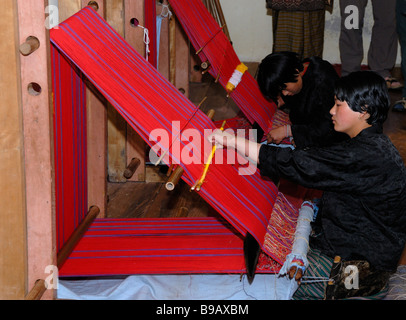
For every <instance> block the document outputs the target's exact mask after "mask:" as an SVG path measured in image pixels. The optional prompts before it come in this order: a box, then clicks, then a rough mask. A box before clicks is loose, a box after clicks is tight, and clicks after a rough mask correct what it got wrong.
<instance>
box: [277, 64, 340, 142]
mask: <svg viewBox="0 0 406 320" xmlns="http://www.w3.org/2000/svg"><path fill="white" fill-rule="evenodd" d="M303 62H309V66H308V68H307V70H306V72H305V74H304V75H303V87H302V90H301V91H300V92H299V93H298V94H296V95H294V96H285V97H283V100H284V101H285V107H286V108H287V109H288V110H289V119H290V121H291V123H292V127H291V129H292V135H293V139H294V142H295V145H296V147H297V148H305V147H310V146H327V145H330V144H331V143H335V142H339V141H343V140H347V139H348V136H347V135H345V134H343V133H338V132H336V131H335V130H334V126H333V123H332V121H331V115H330V110H331V108H332V107H333V106H334V85H335V82H336V80H337V79H338V78H339V77H338V75H337V72H336V71H335V69H334V68H333V66H332V65H331V64H330V63H329V62H327V61H325V60H322V59H321V58H318V57H312V58H309V59H306V60H304V61H303Z"/></svg>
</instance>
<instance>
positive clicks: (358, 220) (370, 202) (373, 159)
mask: <svg viewBox="0 0 406 320" xmlns="http://www.w3.org/2000/svg"><path fill="white" fill-rule="evenodd" d="M335 96H336V100H335V105H334V106H333V107H332V109H331V110H330V114H331V118H332V123H333V125H334V129H335V130H336V131H337V132H343V133H345V134H347V135H348V136H349V138H350V139H349V140H347V141H343V142H340V143H337V144H332V145H330V146H327V147H312V148H304V149H296V150H291V149H289V148H278V147H272V146H268V145H259V144H257V143H255V142H251V141H248V140H245V139H243V138H241V137H236V136H234V135H232V134H229V133H227V132H221V131H219V130H217V131H215V132H214V133H213V134H212V135H210V136H209V141H214V142H215V143H216V145H217V146H218V147H223V146H224V147H227V148H235V149H236V150H237V151H238V152H240V153H242V154H243V155H245V156H246V157H247V158H249V159H250V160H251V161H253V162H256V163H257V164H258V168H259V170H260V172H261V175H263V176H268V177H271V178H278V177H283V178H285V179H288V180H291V181H293V182H295V183H298V184H301V185H303V186H305V187H308V188H315V189H319V190H322V191H323V196H322V198H321V202H320V206H319V213H318V216H317V221H316V223H315V225H314V226H313V232H312V235H311V236H310V241H309V244H310V251H309V253H308V257H309V256H313V258H314V259H309V263H310V265H309V267H308V269H307V271H306V272H310V271H309V270H310V269H312V268H313V269H314V268H316V266H315V265H312V264H311V261H320V259H324V260H325V261H327V263H328V264H329V265H330V266H331V265H332V263H333V258H334V257H335V256H340V257H341V259H342V260H344V261H355V260H356V261H358V263H359V262H363V263H361V265H362V266H363V274H362V277H361V278H360V280H359V289H358V290H349V289H346V288H344V287H342V288H341V291H340V294H338V298H346V297H351V296H369V295H372V294H376V293H378V292H381V291H382V290H383V289H384V288H385V286H386V285H387V282H388V279H389V276H390V274H391V273H392V272H394V271H396V268H397V264H398V261H399V259H400V256H401V254H402V251H403V248H404V247H405V241H406V169H405V165H404V163H403V161H402V158H401V157H400V155H399V153H398V151H397V150H396V148H395V147H394V146H393V144H392V143H391V141H390V140H389V138H388V137H387V136H385V135H384V134H383V131H382V127H383V123H384V121H385V120H386V118H387V113H388V110H389V106H390V102H389V97H388V92H387V87H386V83H385V81H384V80H383V78H382V77H380V76H379V75H377V74H375V73H373V72H370V71H360V72H355V73H352V74H350V75H348V76H346V77H343V78H342V79H340V80H338V81H337V84H336V88H335ZM324 260H323V261H324ZM357 265H360V264H357ZM365 266H367V268H366V269H365ZM312 272H315V274H317V271H314V270H313V271H312ZM325 276H327V277H329V274H327V275H325ZM318 285H320V284H318ZM309 286H311V284H306V285H305V284H302V285H301V286H300V287H299V289H298V291H297V293H296V295H295V296H298V294H299V293H300V292H302V293H303V292H311V295H313V296H312V297H309V296H307V298H315V299H317V298H323V296H324V289H325V287H326V286H327V284H325V285H324V286H323V287H322V288H320V287H319V290H306V288H309ZM316 291H318V294H317V293H315V292H316ZM337 292H338V291H337ZM336 298H337V296H336Z"/></svg>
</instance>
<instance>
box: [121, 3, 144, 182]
mask: <svg viewBox="0 0 406 320" xmlns="http://www.w3.org/2000/svg"><path fill="white" fill-rule="evenodd" d="M132 19H137V20H138V22H139V24H140V25H142V26H143V25H144V1H134V0H124V38H125V40H126V41H127V42H128V43H129V44H130V45H131V46H132V47H133V48H134V49H135V50H136V51H137V52H138V53H139V54H141V55H142V56H143V57H145V44H144V42H143V39H144V33H143V29H141V28H138V27H134V26H133V24H132V23H131V21H132ZM126 149H127V163H130V162H131V160H132V159H133V158H138V159H140V165H139V166H138V168H137V169H136V171H135V172H134V174H133V175H132V177H131V178H130V179H128V181H145V179H146V166H145V158H146V150H147V145H146V143H145V142H144V140H143V139H142V138H141V137H140V136H139V134H138V133H137V132H136V131H135V130H134V129H133V128H132V127H131V126H130V125H127V146H126Z"/></svg>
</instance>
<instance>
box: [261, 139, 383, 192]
mask: <svg viewBox="0 0 406 320" xmlns="http://www.w3.org/2000/svg"><path fill="white" fill-rule="evenodd" d="M346 144H347V145H346ZM357 148H358V150H357ZM374 162H375V161H374V160H373V155H371V154H368V152H363V151H362V150H361V149H359V147H356V146H354V147H353V148H352V147H351V146H348V143H342V144H337V145H335V146H331V147H328V148H327V147H326V148H307V149H295V150H291V149H290V148H277V147H272V146H267V145H263V146H261V148H260V152H259V165H258V168H259V170H260V173H261V175H263V176H268V177H270V178H274V177H280V178H285V179H287V180H290V181H292V182H295V183H297V184H300V185H302V186H304V187H308V188H315V189H319V190H324V191H334V192H352V193H354V194H355V193H358V192H370V190H371V188H374V187H376V186H375V184H376V183H377V181H376V179H375V180H374V176H375V177H378V176H380V175H381V172H379V170H380V168H381V167H382V166H380V165H378V164H377V163H374ZM377 170H378V171H377Z"/></svg>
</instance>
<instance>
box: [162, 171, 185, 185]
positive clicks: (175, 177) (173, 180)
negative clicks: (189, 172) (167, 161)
mask: <svg viewBox="0 0 406 320" xmlns="http://www.w3.org/2000/svg"><path fill="white" fill-rule="evenodd" d="M183 171H184V170H183V168H182V167H181V166H178V167H177V168H176V169H175V170H174V171H173V173H172V174H171V176H170V177H169V179H168V181H167V182H166V184H165V188H166V190H168V191H172V190H174V189H175V187H176V185H177V184H178V182H179V180H180V178H181V177H182V175H183Z"/></svg>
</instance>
